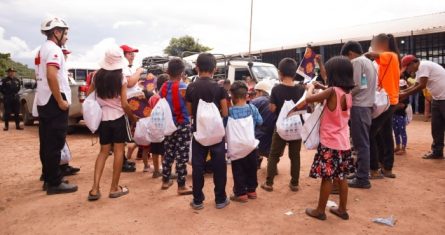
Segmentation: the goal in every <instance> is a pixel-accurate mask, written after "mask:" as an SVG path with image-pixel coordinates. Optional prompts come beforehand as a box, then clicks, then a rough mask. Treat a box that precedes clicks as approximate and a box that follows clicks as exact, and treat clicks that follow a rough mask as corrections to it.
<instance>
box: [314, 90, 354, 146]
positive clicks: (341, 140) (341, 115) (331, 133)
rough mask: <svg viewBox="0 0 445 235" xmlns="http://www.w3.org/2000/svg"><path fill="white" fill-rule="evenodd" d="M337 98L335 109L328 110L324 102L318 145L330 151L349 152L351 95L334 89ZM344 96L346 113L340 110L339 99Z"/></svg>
mask: <svg viewBox="0 0 445 235" xmlns="http://www.w3.org/2000/svg"><path fill="white" fill-rule="evenodd" d="M334 91H335V94H336V96H337V107H336V108H335V110H334V111H331V110H329V108H328V107H327V103H326V102H325V110H324V111H323V116H322V118H321V121H320V143H321V144H322V145H324V146H326V147H328V148H330V149H335V150H349V149H351V145H350V143H349V126H348V122H349V111H350V109H351V106H352V95H351V94H346V93H345V92H344V91H343V90H342V89H341V88H338V87H334ZM343 95H346V106H347V109H346V111H343V110H342V108H341V97H342V96H343Z"/></svg>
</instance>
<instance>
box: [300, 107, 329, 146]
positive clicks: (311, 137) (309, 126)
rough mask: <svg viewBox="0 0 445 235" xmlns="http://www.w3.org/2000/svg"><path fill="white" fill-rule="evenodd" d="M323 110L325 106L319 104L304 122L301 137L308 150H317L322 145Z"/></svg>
mask: <svg viewBox="0 0 445 235" xmlns="http://www.w3.org/2000/svg"><path fill="white" fill-rule="evenodd" d="M323 110H324V105H322V104H318V105H317V106H315V108H314V112H312V113H311V115H310V116H309V117H308V118H307V119H306V120H305V122H304V125H303V129H302V130H301V137H302V140H303V144H304V146H305V147H306V149H308V150H312V149H317V148H318V145H319V144H320V121H321V115H322V114H323Z"/></svg>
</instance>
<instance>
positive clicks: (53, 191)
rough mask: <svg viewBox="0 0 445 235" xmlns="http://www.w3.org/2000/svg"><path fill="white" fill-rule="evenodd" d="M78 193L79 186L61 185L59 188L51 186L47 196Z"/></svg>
mask: <svg viewBox="0 0 445 235" xmlns="http://www.w3.org/2000/svg"><path fill="white" fill-rule="evenodd" d="M76 191H77V185H75V184H67V183H61V184H59V186H49V187H48V189H47V190H46V194H47V195H54V194H62V193H74V192H76Z"/></svg>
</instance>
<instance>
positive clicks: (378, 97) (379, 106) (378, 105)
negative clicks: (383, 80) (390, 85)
mask: <svg viewBox="0 0 445 235" xmlns="http://www.w3.org/2000/svg"><path fill="white" fill-rule="evenodd" d="M389 105H390V104H389V96H388V94H387V93H386V91H385V89H381V90H380V91H376V92H375V100H374V106H373V107H372V118H373V119H375V118H377V117H378V116H380V115H381V114H382V113H384V112H385V111H386V110H388V108H389Z"/></svg>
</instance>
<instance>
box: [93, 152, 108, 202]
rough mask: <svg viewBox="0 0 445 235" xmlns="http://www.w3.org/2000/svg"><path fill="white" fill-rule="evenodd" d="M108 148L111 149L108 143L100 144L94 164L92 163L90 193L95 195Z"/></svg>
mask: <svg viewBox="0 0 445 235" xmlns="http://www.w3.org/2000/svg"><path fill="white" fill-rule="evenodd" d="M110 149H111V145H110V144H108V145H102V146H100V152H99V155H98V156H97V159H96V164H95V165H94V183H93V187H92V189H91V194H92V195H97V193H98V191H99V184H100V178H101V177H102V173H103V171H104V167H105V162H106V161H107V158H108V154H109V152H110Z"/></svg>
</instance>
